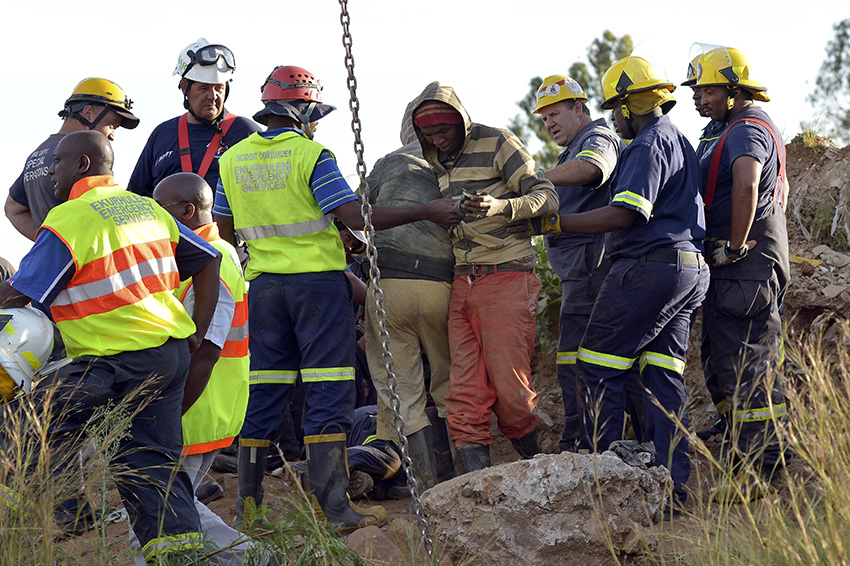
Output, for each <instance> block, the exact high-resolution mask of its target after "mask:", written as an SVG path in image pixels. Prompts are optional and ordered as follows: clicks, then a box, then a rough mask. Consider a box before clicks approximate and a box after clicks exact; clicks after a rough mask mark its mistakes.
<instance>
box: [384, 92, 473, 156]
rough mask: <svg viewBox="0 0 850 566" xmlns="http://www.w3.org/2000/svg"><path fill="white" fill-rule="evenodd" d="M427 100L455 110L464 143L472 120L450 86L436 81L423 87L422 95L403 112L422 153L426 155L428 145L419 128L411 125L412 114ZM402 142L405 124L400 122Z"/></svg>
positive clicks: (403, 140)
mask: <svg viewBox="0 0 850 566" xmlns="http://www.w3.org/2000/svg"><path fill="white" fill-rule="evenodd" d="M429 100H436V101H438V102H444V103H446V104H448V105H449V106H451V107H452V108H454V109H455V110H457V111H458V112H459V113H460V115H461V117H462V118H463V127H464V136H463V139H464V142H466V138H467V137H468V136H469V131H470V130H471V129H472V120H470V119H469V114H467V113H466V108H464V107H463V104H461V102H460V99H459V98H458V97H457V94H455V89H453V88H452V87H450V86H446V85H441V84H440V83H438V82H437V81H434V82H433V83H431V84H429V85H428V86H426V87H425V90H423V91H422V94H420V95H419V96H417V97H416V98H414V99H413V100H412V101H411V102H410V104H408V105H407V110H405V111H404V115H405V118H407V117H408V114H409V116H410V126H411V127H412V129H413V131H414V132H415V133H416V137H417V138H418V139H419V143H420V144H421V145H422V152H423V153H425V154H426V155H427V152H428V149H429V145H430V144H428V143H427V142H426V141H425V139H424V138H423V137H422V133H421V132H420V131H419V128H417V127H416V125H415V124H413V112H414V111H415V110H416V109H417V108H419V105H420V104H422V103H423V102H428V101H429ZM401 133H402V142H403V143H405V139H404V135H405V123H404V122H402V131H401ZM430 148H431V149H432V150H435V148H434V147H433V146H430Z"/></svg>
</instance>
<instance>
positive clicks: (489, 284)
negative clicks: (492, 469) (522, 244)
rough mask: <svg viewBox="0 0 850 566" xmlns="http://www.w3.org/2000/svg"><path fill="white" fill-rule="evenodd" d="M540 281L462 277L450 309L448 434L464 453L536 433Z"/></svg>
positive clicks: (506, 275) (522, 275)
mask: <svg viewBox="0 0 850 566" xmlns="http://www.w3.org/2000/svg"><path fill="white" fill-rule="evenodd" d="M540 289H541V283H540V278H539V277H538V276H537V274H535V273H531V272H526V271H507V272H502V273H493V274H489V275H479V276H471V275H458V276H457V277H455V279H454V282H453V283H452V298H451V305H450V307H449V347H450V348H451V355H452V366H451V376H450V379H451V386H450V392H449V395H448V397H446V410H447V411H448V421H449V432H450V433H451V436H452V440H454V442H455V444H456V445H458V446H463V445H466V444H484V445H489V444H492V443H493V434H492V432H491V430H490V415H491V414H492V413H495V414H496V417H497V419H498V426H499V430H501V431H502V433H503V434H504V435H505V436H507V437H508V438H515V439H519V438H522V437H523V436H525V435H526V434H528V433H530V432H531V431H533V430H534V429H535V428H536V427H537V406H536V405H537V394H536V393H535V392H534V389H533V388H532V387H531V354H532V351H533V349H534V337H535V329H536V319H535V315H536V313H537V298H538V296H539V295H540Z"/></svg>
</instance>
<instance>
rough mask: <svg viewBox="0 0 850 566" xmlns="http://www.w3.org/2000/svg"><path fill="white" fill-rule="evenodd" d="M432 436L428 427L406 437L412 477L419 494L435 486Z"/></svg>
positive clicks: (435, 475)
mask: <svg viewBox="0 0 850 566" xmlns="http://www.w3.org/2000/svg"><path fill="white" fill-rule="evenodd" d="M433 445H434V435H433V433H432V431H431V427H430V426H426V427H425V428H423V429H419V430H417V431H416V432H414V433H413V434H411V435H410V436H408V437H407V449H408V453H409V455H410V460H411V461H412V462H413V475H414V476H416V485H417V488H418V491H419V494H420V495H422V493H424V492H425V491H426V490H429V489H431V488H432V487H434V486H435V485H437V474H436V472H435V470H434V468H435V467H436V466H435V463H434V453H433V451H432V450H431V447H432V446H433Z"/></svg>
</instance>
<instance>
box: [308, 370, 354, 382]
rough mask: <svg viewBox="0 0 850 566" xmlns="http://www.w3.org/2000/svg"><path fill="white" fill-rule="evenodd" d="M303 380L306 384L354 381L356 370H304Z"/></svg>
mask: <svg viewBox="0 0 850 566" xmlns="http://www.w3.org/2000/svg"><path fill="white" fill-rule="evenodd" d="M301 379H302V380H303V381H304V383H316V382H319V381H354V368H353V367H347V368H302V369H301Z"/></svg>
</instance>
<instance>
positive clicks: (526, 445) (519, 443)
mask: <svg viewBox="0 0 850 566" xmlns="http://www.w3.org/2000/svg"><path fill="white" fill-rule="evenodd" d="M511 444H513V447H514V450H516V451H517V453H518V454H519V455H520V456H522V458H523V460H531V459H532V458H534V455H535V454H540V453H541V452H543V449H542V448H540V443H539V442H537V429H536V428H535V429H534V430H532V431H531V432H529V433H528V434H526V435H525V436H523V437H522V438H520V439H518V440H517V439H516V438H511Z"/></svg>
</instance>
